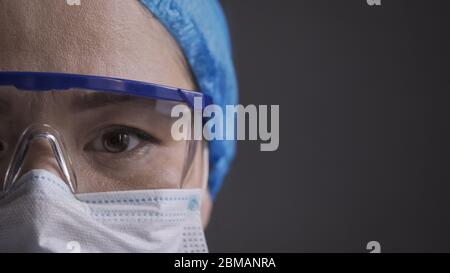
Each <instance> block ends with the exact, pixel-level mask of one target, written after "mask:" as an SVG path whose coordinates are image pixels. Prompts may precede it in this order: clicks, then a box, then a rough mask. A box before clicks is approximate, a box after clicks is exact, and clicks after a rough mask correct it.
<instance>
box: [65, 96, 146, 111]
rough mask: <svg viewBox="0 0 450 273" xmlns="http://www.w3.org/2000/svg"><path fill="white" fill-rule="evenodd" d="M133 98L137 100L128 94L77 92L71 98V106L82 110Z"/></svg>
mask: <svg viewBox="0 0 450 273" xmlns="http://www.w3.org/2000/svg"><path fill="white" fill-rule="evenodd" d="M133 100H138V98H135V97H132V96H129V95H119V94H106V93H86V94H77V95H75V96H74V97H73V98H72V99H71V107H72V109H74V110H76V111H84V110H89V109H95V108H101V107H105V106H109V105H113V104H120V103H124V102H128V101H133Z"/></svg>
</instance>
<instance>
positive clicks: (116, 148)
mask: <svg viewBox="0 0 450 273" xmlns="http://www.w3.org/2000/svg"><path fill="white" fill-rule="evenodd" d="M196 99H201V101H202V104H201V106H198V105H197V104H195V103H194V101H195V100H196ZM210 102H211V99H210V98H209V97H207V96H205V95H204V94H202V93H199V92H194V91H188V90H182V89H178V88H171V87H167V86H162V85H157V84H152V83H145V82H138V81H131V80H125V79H117V78H109V77H99V76H88V75H77V74H63V73H41V72H0V175H4V179H3V183H2V184H1V186H2V187H1V189H2V190H3V191H8V190H9V189H11V188H12V187H14V185H15V182H16V181H17V180H18V179H19V178H20V176H21V175H22V174H23V173H24V172H25V171H26V170H27V169H32V168H34V166H33V164H35V163H36V162H38V161H46V160H47V161H48V162H53V164H54V165H56V169H58V172H59V173H60V175H61V177H62V178H63V179H64V180H65V181H66V182H67V184H68V185H69V187H70V189H71V190H72V192H73V193H87V192H105V191H125V190H141V189H168V188H183V187H185V185H186V180H187V179H188V175H189V174H190V173H192V172H191V168H192V167H193V163H194V162H196V159H197V157H198V153H199V151H200V150H201V149H200V146H201V142H200V141H198V140H178V138H177V137H176V136H175V135H176V134H177V133H178V132H176V131H174V130H173V125H174V124H175V123H176V122H177V120H178V119H179V116H177V117H173V116H172V109H173V108H174V107H175V106H183V107H185V108H184V109H186V113H184V114H185V115H195V114H196V113H198V112H200V113H201V111H202V110H203V108H204V107H205V106H207V105H208V104H209V103H210ZM185 129H186V130H192V128H185ZM30 166H31V167H30ZM37 167H39V166H37ZM0 183H1V180H0Z"/></svg>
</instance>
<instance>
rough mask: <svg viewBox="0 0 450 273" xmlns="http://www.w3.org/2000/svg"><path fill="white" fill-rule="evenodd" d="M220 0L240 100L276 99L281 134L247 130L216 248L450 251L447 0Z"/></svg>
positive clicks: (214, 233) (215, 230) (212, 231)
mask: <svg viewBox="0 0 450 273" xmlns="http://www.w3.org/2000/svg"><path fill="white" fill-rule="evenodd" d="M222 2H223V6H224V9H225V11H226V13H227V15H228V16H229V20H230V27H231V31H232V37H233V43H234V53H235V59H236V66H237V69H238V74H239V80H240V89H241V94H240V98H241V103H242V104H244V105H245V104H279V105H280V110H281V111H280V114H281V120H280V134H281V135H280V137H281V140H280V149H279V151H277V152H265V153H264V152H259V144H258V143H254V142H240V143H239V154H238V157H237V159H236V162H235V164H234V167H233V169H232V171H231V173H230V175H229V176H228V178H227V180H226V181H225V184H224V187H223V190H222V192H221V193H220V194H219V196H218V198H217V200H216V204H215V208H214V212H213V218H212V220H211V223H210V226H209V228H208V230H207V238H208V241H209V245H210V250H211V251H212V252H366V250H365V246H366V244H367V242H368V241H371V240H377V241H379V242H380V243H381V247H382V251H383V252H397V251H406V252H422V251H424V252H439V251H447V252H448V251H450V236H449V233H450V220H449V216H450V215H449V212H450V207H449V198H448V195H449V193H450V191H449V190H450V186H449V182H450V180H449V163H450V144H449V141H450V130H449V117H450V113H449V107H448V104H449V102H450V96H449V86H450V78H449V71H450V62H449V57H450V54H449V52H448V50H449V49H450V47H449V38H448V36H449V33H450V32H449V30H450V24H449V21H450V19H449V17H450V16H449V13H450V8H449V5H448V4H446V1H425V0H422V1H411V0H395V1H392V0H391V1H388V0H383V1H382V6H381V7H370V6H368V5H367V4H366V1H365V0H345V1H344V0H342V1H336V0H329V1H324V0H296V1H288V0H284V1H275V0H273V1H269V0H245V1H238V0H225V1H222ZM447 2H448V1H447Z"/></svg>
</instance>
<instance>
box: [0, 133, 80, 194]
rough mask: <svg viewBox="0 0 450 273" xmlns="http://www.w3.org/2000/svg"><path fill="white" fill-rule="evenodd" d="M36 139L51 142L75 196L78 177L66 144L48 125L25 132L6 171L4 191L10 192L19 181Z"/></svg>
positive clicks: (59, 164)
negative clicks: (27, 156)
mask: <svg viewBox="0 0 450 273" xmlns="http://www.w3.org/2000/svg"><path fill="white" fill-rule="evenodd" d="M35 139H45V140H47V141H48V142H49V144H50V146H51V148H52V151H53V154H54V156H55V158H56V162H57V163H58V166H59V168H60V170H61V172H62V174H63V176H64V178H65V180H66V183H67V184H68V185H69V187H70V190H71V191H72V193H74V194H75V193H76V190H77V183H76V176H75V173H74V172H73V169H72V168H71V167H72V162H71V161H70V158H69V155H68V154H67V153H66V149H65V147H64V142H63V141H62V139H61V136H60V134H59V133H58V132H57V131H56V130H54V129H53V128H52V127H50V126H49V125H46V124H42V125H41V124H34V125H31V126H30V127H28V128H27V129H26V130H25V131H24V132H23V134H22V136H21V137H20V139H19V142H18V144H17V146H16V149H15V151H14V156H13V158H12V160H11V162H10V164H9V166H8V170H7V171H6V175H5V180H4V183H3V188H2V190H3V191H4V192H7V191H9V190H10V189H11V188H12V187H13V186H14V184H15V182H16V181H17V180H18V178H19V177H18V176H19V174H20V172H21V170H22V167H23V163H24V160H25V157H26V155H27V152H28V150H29V147H30V144H31V142H32V141H34V140H35Z"/></svg>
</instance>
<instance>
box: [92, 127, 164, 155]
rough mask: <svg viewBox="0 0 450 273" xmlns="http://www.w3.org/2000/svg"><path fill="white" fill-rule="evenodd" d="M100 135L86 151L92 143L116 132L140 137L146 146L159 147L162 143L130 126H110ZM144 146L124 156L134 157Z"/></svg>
mask: <svg viewBox="0 0 450 273" xmlns="http://www.w3.org/2000/svg"><path fill="white" fill-rule="evenodd" d="M99 131H100V134H99V135H97V136H96V138H94V139H93V140H92V141H90V142H89V144H88V145H87V146H86V147H85V150H86V149H89V147H90V146H91V144H92V143H94V142H95V141H96V140H97V138H98V137H100V138H102V137H103V136H104V135H106V134H108V133H114V132H121V133H126V134H133V135H134V136H136V137H138V138H139V139H140V141H143V142H146V143H145V144H155V145H158V144H160V143H161V140H159V139H157V138H156V137H154V136H153V135H151V134H148V133H146V132H144V131H143V130H141V129H137V128H134V127H129V126H125V125H110V126H108V127H106V128H104V129H100V130H99ZM145 144H144V145H139V146H137V147H136V148H134V149H133V150H130V151H127V152H123V153H122V155H126V154H129V155H132V154H134V153H136V152H137V151H136V150H137V149H138V148H139V147H141V148H142V147H144V146H145Z"/></svg>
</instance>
